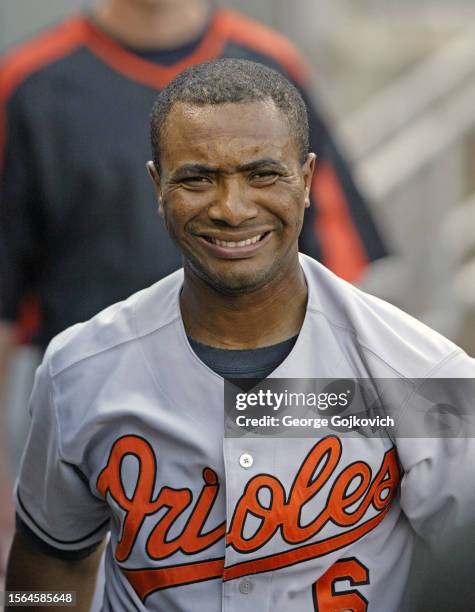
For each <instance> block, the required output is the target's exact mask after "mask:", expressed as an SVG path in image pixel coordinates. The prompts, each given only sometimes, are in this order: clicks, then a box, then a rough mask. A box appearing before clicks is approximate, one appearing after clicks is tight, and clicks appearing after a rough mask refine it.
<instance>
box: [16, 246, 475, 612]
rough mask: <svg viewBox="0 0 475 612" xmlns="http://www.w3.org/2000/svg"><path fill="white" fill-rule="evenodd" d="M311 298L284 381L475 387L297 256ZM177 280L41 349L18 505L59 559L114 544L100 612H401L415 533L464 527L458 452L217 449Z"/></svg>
mask: <svg viewBox="0 0 475 612" xmlns="http://www.w3.org/2000/svg"><path fill="white" fill-rule="evenodd" d="M301 265H302V268H303V270H304V273H305V277H306V280H307V284H308V290H309V298H308V305H307V312H306V316H305V320H304V323H303V326H302V329H301V331H300V334H299V337H298V340H297V342H296V344H295V346H294V348H293V349H292V351H291V353H290V354H289V356H288V357H287V358H286V359H285V360H284V362H283V363H282V364H281V365H280V366H279V367H278V368H277V370H275V371H274V372H273V374H272V376H273V377H281V378H335V377H359V378H371V377H387V378H397V379H411V380H412V379H416V378H417V379H423V378H426V377H440V378H452V377H465V378H469V377H470V378H471V377H474V376H475V363H474V360H472V359H471V358H469V357H468V356H467V355H466V354H465V353H464V352H463V351H462V350H461V349H459V348H458V347H457V346H455V345H454V344H452V343H451V342H450V341H448V340H447V339H445V338H443V337H441V336H440V335H438V334H437V333H435V332H433V331H432V330H430V329H428V328H427V327H425V326H424V325H422V324H420V323H419V322H417V321H415V320H414V319H412V318H411V317H409V316H408V315H406V314H404V313H402V312H400V311H399V310H397V309H396V308H394V307H392V306H390V305H388V304H387V303H385V302H383V301H381V300H379V299H377V298H374V297H371V296H369V295H367V294H365V293H363V292H361V291H359V290H358V289H356V288H355V287H353V286H351V285H349V284H347V283H346V282H344V281H342V280H341V279H339V278H337V277H336V276H334V275H333V274H332V273H331V272H329V271H328V270H326V269H325V268H324V267H322V266H321V265H320V264H318V263H316V262H315V261H313V260H311V259H309V258H308V257H305V256H301ZM182 281H183V273H182V271H178V272H176V273H174V274H173V275H171V276H169V277H167V278H166V279H164V280H162V281H160V282H159V283H157V284H156V285H153V286H152V287H150V288H148V289H146V290H144V291H142V292H140V293H138V294H135V295H134V296H132V297H131V298H130V299H128V300H127V301H125V302H122V303H120V304H116V305H114V306H112V307H110V308H108V309H107V310H105V311H103V312H102V313H100V314H99V315H97V316H96V317H94V318H93V319H91V320H90V321H89V322H87V323H84V324H79V325H76V326H74V327H72V328H70V329H69V330H67V331H65V332H63V333H62V334H60V335H59V336H58V337H57V338H56V339H54V340H53V342H52V343H51V345H50V347H49V349H48V351H47V353H46V356H45V359H44V361H43V363H42V365H41V366H40V368H39V370H38V372H37V376H36V381H35V387H34V390H33V395H32V400H31V410H32V427H31V431H30V436H29V440H28V443H27V446H26V449H25V453H24V456H23V461H22V468H21V473H20V477H19V480H18V482H17V486H16V503H17V510H18V514H19V516H20V517H21V519H22V520H23V521H24V522H25V523H26V524H27V525H28V527H29V528H30V529H31V530H33V532H34V533H35V534H36V535H37V536H38V537H39V538H41V539H42V540H43V541H44V542H46V543H48V544H49V545H51V546H54V547H55V548H57V549H61V550H65V551H68V550H69V551H71V550H77V549H80V548H84V547H87V546H89V545H91V544H93V543H95V542H98V541H100V540H101V539H102V538H103V537H104V536H105V534H106V533H107V532H108V531H109V530H110V534H111V536H110V542H109V545H108V549H107V553H106V564H105V566H106V570H105V571H106V585H105V598H104V607H103V609H104V610H113V611H114V612H118V611H121V610H124V611H130V610H157V611H158V610H167V611H168V610H183V611H186V612H193V611H197V612H198V611H199V612H203V610H206V612H214V611H218V610H225V611H226V612H237V611H239V612H244V611H247V610H249V611H251V610H252V611H255V610H256V609H262V610H272V611H275V612H288V610H292V611H293V612H304V611H305V612H310V611H316V610H318V611H320V612H322V611H323V612H330V611H333V612H335V611H337V610H338V611H341V610H354V611H357V612H359V611H361V610H370V611H371V610H372V611H375V612H376V611H377V612H380V611H381V610H384V611H385V612H393V611H394V612H395V611H396V610H398V606H399V603H400V599H401V596H402V593H403V591H404V586H405V584H406V580H407V576H408V571H409V563H410V558H411V553H412V550H413V540H414V531H413V530H416V531H417V532H419V533H420V534H422V535H427V536H430V535H431V534H432V533H434V532H436V531H437V530H439V529H440V528H441V527H445V528H450V526H451V525H456V524H459V523H461V522H463V520H465V519H466V518H467V517H468V516H470V515H471V513H473V508H474V507H475V487H468V483H469V482H473V475H472V474H471V473H470V471H471V470H472V469H473V467H472V466H473V465H475V445H474V442H473V440H472V439H470V438H459V439H452V438H451V439H445V440H444V439H436V438H430V439H424V440H421V439H404V438H401V439H396V440H393V439H391V438H390V437H389V436H387V437H379V438H376V437H375V438H362V437H350V438H344V439H340V438H339V436H338V435H330V436H320V437H319V434H318V431H315V435H314V436H313V437H308V438H298V439H297V438H271V437H268V438H264V439H262V438H225V437H224V433H223V427H224V426H223V384H224V383H223V379H222V378H221V377H219V376H218V375H217V374H215V373H214V372H213V371H211V370H210V369H209V368H208V367H207V366H206V365H204V364H203V363H202V362H201V361H200V360H199V359H198V357H197V356H196V355H195V353H194V352H193V351H192V349H191V347H190V345H189V343H188V340H187V336H186V333H185V329H184V327H183V322H182V319H181V315H180V309H179V292H180V288H181V285H182Z"/></svg>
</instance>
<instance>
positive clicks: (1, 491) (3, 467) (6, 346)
mask: <svg viewBox="0 0 475 612" xmlns="http://www.w3.org/2000/svg"><path fill="white" fill-rule="evenodd" d="M16 339H17V332H16V327H15V325H14V324H13V323H8V322H4V321H0V499H1V500H2V503H1V504H0V579H1V577H2V576H3V575H4V573H5V567H6V562H7V553H8V549H9V547H10V542H11V539H12V536H13V525H14V521H13V517H14V510H13V503H12V481H11V473H10V458H9V455H8V450H7V449H8V440H7V431H8V427H7V425H8V414H7V406H6V397H5V390H6V376H7V369H8V362H9V359H10V357H11V354H12V353H13V349H14V347H15V346H16Z"/></svg>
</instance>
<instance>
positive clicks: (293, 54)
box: [217, 8, 310, 83]
mask: <svg viewBox="0 0 475 612" xmlns="http://www.w3.org/2000/svg"><path fill="white" fill-rule="evenodd" d="M217 21H218V26H219V29H220V30H221V32H222V34H223V35H224V36H225V37H226V39H227V41H228V43H234V44H235V45H237V46H241V47H242V48H243V49H245V50H246V51H247V55H246V58H245V59H250V60H252V59H254V58H253V56H252V54H253V53H255V54H256V58H255V60H256V61H260V60H262V56H264V57H268V58H269V59H271V60H272V61H273V62H275V63H277V64H278V65H279V66H280V67H281V69H283V70H285V72H287V74H288V75H289V76H290V77H291V78H292V79H293V80H294V81H296V82H297V83H304V82H305V81H306V80H307V79H308V77H309V74H310V69H309V67H308V65H307V63H306V61H305V60H304V58H303V56H302V54H301V53H300V51H299V50H298V49H297V48H296V46H295V45H294V44H293V43H292V42H291V41H290V40H289V39H288V38H287V37H286V36H285V35H284V34H282V33H281V32H278V31H277V30H274V29H272V28H270V27H269V26H267V25H265V24H263V23H260V22H258V21H254V20H253V19H251V18H250V17H247V16H245V15H242V14H241V13H239V12H237V11H235V10H232V9H228V8H225V9H220V10H219V11H218V13H217ZM249 52H250V53H251V55H250V56H249ZM233 55H235V50H233Z"/></svg>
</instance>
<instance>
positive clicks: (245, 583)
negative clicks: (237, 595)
mask: <svg viewBox="0 0 475 612" xmlns="http://www.w3.org/2000/svg"><path fill="white" fill-rule="evenodd" d="M238 588H239V591H240V592H241V593H242V594H243V595H247V594H248V593H250V592H251V591H252V582H251V581H250V580H248V579H247V578H244V580H241V582H240V583H239V587H238Z"/></svg>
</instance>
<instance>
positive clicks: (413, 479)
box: [397, 351, 475, 541]
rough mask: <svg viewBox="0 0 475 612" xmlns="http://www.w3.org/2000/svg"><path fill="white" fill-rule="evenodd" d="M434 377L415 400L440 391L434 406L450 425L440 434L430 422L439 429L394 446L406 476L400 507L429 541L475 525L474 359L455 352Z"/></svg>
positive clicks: (427, 431)
mask: <svg viewBox="0 0 475 612" xmlns="http://www.w3.org/2000/svg"><path fill="white" fill-rule="evenodd" d="M436 376H437V379H431V378H428V379H427V380H426V381H425V382H424V383H423V384H422V385H421V388H420V389H419V392H418V395H419V396H426V397H428V396H429V395H433V390H434V389H436V390H437V389H439V390H440V392H437V398H440V400H439V401H440V402H441V403H440V404H439V405H438V406H440V407H444V406H445V407H450V412H449V413H446V414H449V416H450V418H451V420H452V421H450V420H449V421H447V422H446V423H445V424H444V422H443V421H442V422H441V423H440V425H442V429H439V428H438V426H437V425H438V424H437V422H436V421H435V422H432V419H431V421H429V424H431V422H432V423H433V424H434V425H436V426H437V427H435V428H434V427H433V426H432V425H430V426H429V427H427V429H426V430H425V431H424V432H423V433H424V436H425V437H418V438H414V437H412V438H411V437H407V438H399V439H398V440H397V449H398V456H399V459H400V462H401V465H402V468H403V471H404V475H403V478H402V481H401V507H402V509H403V511H404V513H405V515H406V516H407V518H408V519H409V521H410V523H411V524H412V526H413V527H414V529H415V531H416V532H417V533H418V534H419V535H420V536H422V537H423V538H425V539H427V540H429V541H430V540H432V541H434V538H436V537H437V538H442V537H444V536H446V537H448V538H450V537H451V533H455V532H456V531H457V530H458V529H459V528H463V527H464V526H466V525H468V524H470V523H471V522H473V521H474V520H475V477H474V466H475V426H474V425H475V420H474V413H475V393H474V390H475V359H472V358H470V357H468V356H467V355H466V354H465V353H463V352H462V351H459V352H457V354H455V355H454V356H453V357H452V358H451V359H450V360H448V361H447V363H445V364H444V365H443V366H442V367H441V368H440V369H438V370H437V373H436ZM434 383H436V385H442V386H439V387H438V386H434ZM429 385H432V386H431V388H429ZM431 403H432V400H431ZM433 405H435V404H433ZM409 409H410V406H409ZM453 419H456V421H455V422H454V421H453ZM447 427H450V429H447ZM437 429H439V431H437Z"/></svg>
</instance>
